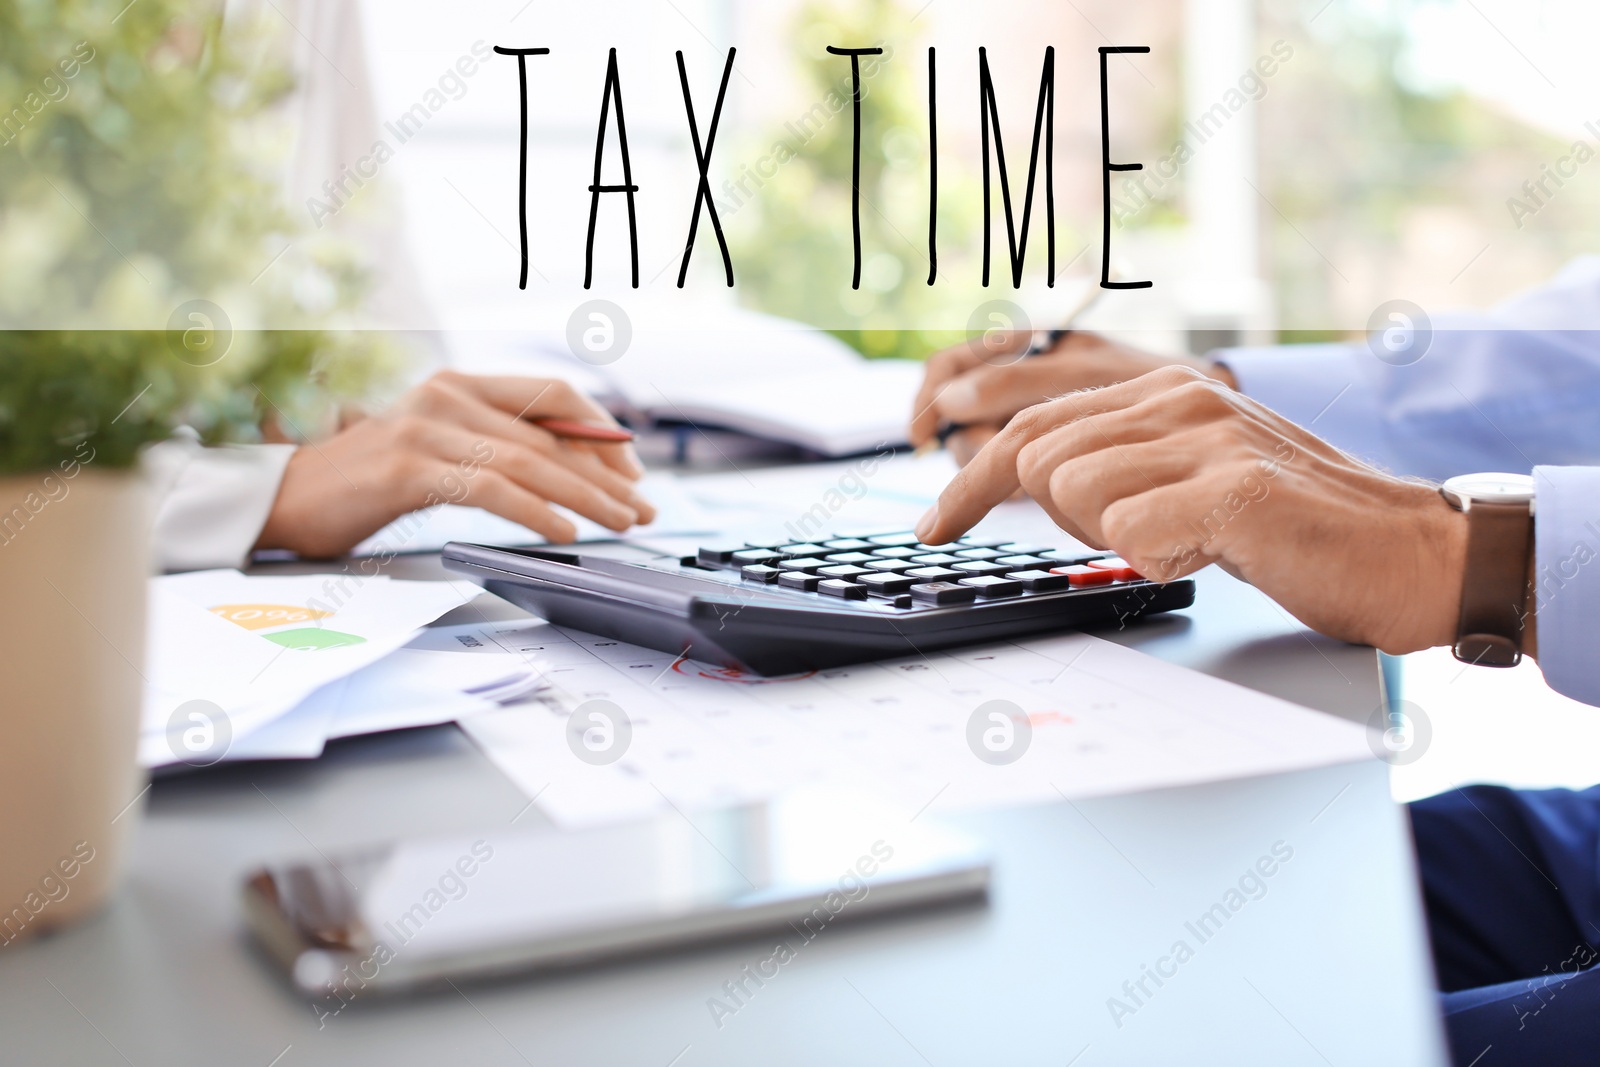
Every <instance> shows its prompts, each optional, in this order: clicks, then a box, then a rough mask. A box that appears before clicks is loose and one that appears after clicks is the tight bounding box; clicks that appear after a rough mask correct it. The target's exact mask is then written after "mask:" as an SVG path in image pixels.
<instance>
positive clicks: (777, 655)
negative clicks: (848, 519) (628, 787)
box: [444, 532, 1194, 675]
mask: <svg viewBox="0 0 1600 1067" xmlns="http://www.w3.org/2000/svg"><path fill="white" fill-rule="evenodd" d="M444 565H445V566H446V567H447V568H449V569H450V570H453V571H459V572H461V573H463V574H466V575H468V576H470V577H471V578H473V579H474V580H476V581H477V582H479V583H480V584H481V585H482V586H483V587H484V588H485V589H487V590H488V591H489V592H491V593H494V594H496V595H497V596H500V597H503V598H504V599H506V600H509V601H511V602H512V603H513V604H516V605H517V606H519V607H521V608H525V609H526V610H528V611H530V612H533V613H534V614H536V615H539V616H541V617H542V618H545V619H548V620H549V621H550V622H553V623H556V624H557V625H560V626H571V627H573V628H575V629H579V630H585V631H587V632H589V633H593V634H600V635H603V636H605V637H611V638H615V639H617V640H619V641H627V642H628V643H630V644H635V645H643V646H644V647H646V648H653V649H657V650H659V651H662V652H669V653H672V654H674V655H683V656H686V657H689V658H692V659H695V660H699V661H701V662H705V663H714V664H718V665H721V666H725V667H733V668H736V669H739V670H743V671H749V672H751V673H754V674H761V675H775V674H792V673H795V672H798V671H805V670H815V669H820V668H824V667H836V666H841V665H843V664H847V663H860V662H863V661H865V660H873V659H884V658H888V657H893V656H905V655H915V654H916V653H919V652H929V651H932V650H934V649H940V648H949V647H951V646H954V645H967V644H976V643H979V642H984V641H995V640H1001V639H1005V638H1014V637H1023V636H1027V635H1030V634H1036V633H1041V632H1044V631H1048V630H1059V629H1063V628H1067V627H1086V626H1097V625H1106V624H1111V625H1116V624H1118V623H1121V622H1126V621H1128V620H1130V619H1134V618H1137V617H1139V616H1143V615H1150V614H1154V613H1156V612H1163V611H1172V610H1174V609H1176V608H1186V607H1188V606H1189V605H1190V604H1193V603H1194V582H1193V581H1190V580H1187V579H1185V580H1181V581H1176V582H1167V583H1165V584H1160V583H1157V582H1152V581H1149V580H1147V579H1145V578H1144V577H1143V576H1142V575H1140V574H1138V573H1136V572H1135V571H1134V570H1133V568H1131V567H1129V566H1128V565H1127V564H1126V563H1125V562H1123V561H1122V560H1120V559H1117V558H1116V557H1114V556H1108V555H1107V554H1106V553H1103V552H1084V551H1078V552H1072V551H1059V550H1056V549H1053V548H1050V547H1049V546H1046V545H1034V544H1024V543H1021V542H1015V541H1007V540H1005V539H1003V538H985V537H962V538H959V539H957V540H956V541H953V542H951V543H949V544H944V545H928V544H923V543H922V542H920V541H919V540H918V539H917V536H916V535H915V534H912V533H905V532H895V533H863V534H854V535H849V536H839V537H833V538H829V539H826V540H821V539H819V540H816V541H794V540H785V539H778V538H774V539H766V540H763V539H756V540H752V541H740V542H737V543H726V544H722V543H719V544H712V545H702V546H697V547H696V550H695V551H693V552H692V553H689V552H687V551H685V552H684V553H682V554H679V553H675V552H670V551H663V550H662V548H661V547H659V546H657V547H651V546H649V545H646V544H643V543H633V542H626V541H607V542H594V543H592V544H581V545H571V546H554V545H541V546H539V547H536V548H492V547H488V546H485V545H468V544H461V543H459V542H452V543H450V544H448V545H446V546H445V547H444Z"/></svg>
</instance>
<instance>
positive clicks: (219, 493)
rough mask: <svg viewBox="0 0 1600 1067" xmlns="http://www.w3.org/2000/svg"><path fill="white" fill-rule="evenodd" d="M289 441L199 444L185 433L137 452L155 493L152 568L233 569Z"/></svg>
mask: <svg viewBox="0 0 1600 1067" xmlns="http://www.w3.org/2000/svg"><path fill="white" fill-rule="evenodd" d="M294 450H295V446H294V445H229V446H225V447H222V448H206V447H204V446H203V445H201V444H200V442H199V440H198V439H197V438H196V437H195V435H194V434H193V433H192V432H180V433H179V434H178V435H176V436H174V437H173V438H172V439H171V440H169V441H163V442H161V443H160V444H157V445H152V446H151V447H150V448H148V449H146V450H145V454H144V468H145V472H146V475H147V477H148V478H149V479H150V482H151V484H152V486H153V488H154V492H155V510H156V522H155V538H154V544H155V556H156V566H157V568H158V569H160V570H163V571H188V570H205V569H208V568H212V567H240V566H243V565H244V564H245V563H247V562H248V561H249V559H250V550H251V549H252V548H253V547H254V546H255V543H256V539H257V538H258V537H260V536H261V528H262V527H263V526H265V525H266V522H267V515H268V514H269V513H270V512H271V511H272V502H273V501H274V500H276V499H277V496H278V486H279V484H280V483H281V482H282V481H283V472H284V468H285V467H286V466H287V465H288V463H289V457H290V456H292V455H293V454H294Z"/></svg>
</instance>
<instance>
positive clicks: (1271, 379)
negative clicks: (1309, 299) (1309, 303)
mask: <svg viewBox="0 0 1600 1067" xmlns="http://www.w3.org/2000/svg"><path fill="white" fill-rule="evenodd" d="M1211 358H1212V359H1214V360H1216V361H1217V362H1218V363H1221V364H1222V365H1224V366H1225V367H1227V368H1228V369H1229V370H1230V371H1232V372H1233V377H1234V380H1235V381H1237V382H1238V383H1239V391H1240V392H1242V393H1244V394H1245V395H1246V396H1248V397H1250V398H1251V399H1252V400H1257V401H1260V402H1261V403H1262V404H1265V405H1266V406H1267V407H1269V408H1271V409H1272V410H1273V411H1276V412H1277V413H1278V414H1279V415H1282V416H1283V417H1284V418H1286V419H1288V420H1289V421H1290V422H1294V423H1298V424H1299V425H1301V426H1304V427H1305V428H1306V429H1308V430H1310V431H1311V432H1312V433H1314V434H1316V435H1317V436H1318V437H1320V438H1322V439H1323V440H1324V441H1327V442H1329V443H1330V444H1333V445H1335V446H1337V447H1339V448H1342V449H1344V450H1345V451H1346V452H1349V453H1350V454H1351V455H1353V456H1357V457H1359V458H1361V459H1364V460H1366V461H1367V462H1368V463H1371V464H1373V465H1375V466H1378V467H1383V468H1385V469H1387V470H1397V469H1400V467H1401V464H1398V463H1397V462H1396V457H1395V455H1394V453H1393V449H1392V448H1391V446H1390V444H1389V441H1388V435H1387V434H1386V433H1385V432H1384V428H1383V420H1382V417H1381V414H1380V410H1379V386H1378V378H1377V375H1376V374H1375V373H1373V371H1372V369H1371V364H1373V363H1374V362H1376V361H1375V360H1374V359H1373V357H1372V355H1371V354H1370V353H1368V352H1367V351H1366V349H1364V348H1358V347H1355V346H1352V345H1342V344H1316V345H1272V346H1266V347H1261V348H1223V349H1219V350H1217V351H1216V352H1213V353H1211Z"/></svg>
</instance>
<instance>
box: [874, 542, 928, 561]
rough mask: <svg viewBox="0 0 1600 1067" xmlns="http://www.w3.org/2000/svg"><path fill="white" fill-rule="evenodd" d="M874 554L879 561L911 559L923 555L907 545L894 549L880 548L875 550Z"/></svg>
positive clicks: (897, 546)
mask: <svg viewBox="0 0 1600 1067" xmlns="http://www.w3.org/2000/svg"><path fill="white" fill-rule="evenodd" d="M872 554H873V555H874V556H877V557H878V558H879V559H911V558H913V557H915V556H920V555H922V553H921V552H918V551H917V550H916V549H914V548H908V547H907V546H905V545H896V546H895V547H893V548H880V549H877V550H875V551H874V552H873V553H872Z"/></svg>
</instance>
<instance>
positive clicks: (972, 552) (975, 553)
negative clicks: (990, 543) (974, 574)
mask: <svg viewBox="0 0 1600 1067" xmlns="http://www.w3.org/2000/svg"><path fill="white" fill-rule="evenodd" d="M956 555H958V556H960V557H961V558H962V559H976V560H987V559H999V558H1000V557H1001V556H1003V555H1005V553H1004V552H996V551H995V550H994V549H992V548H963V549H962V550H961V551H960V552H957V553H956Z"/></svg>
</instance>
